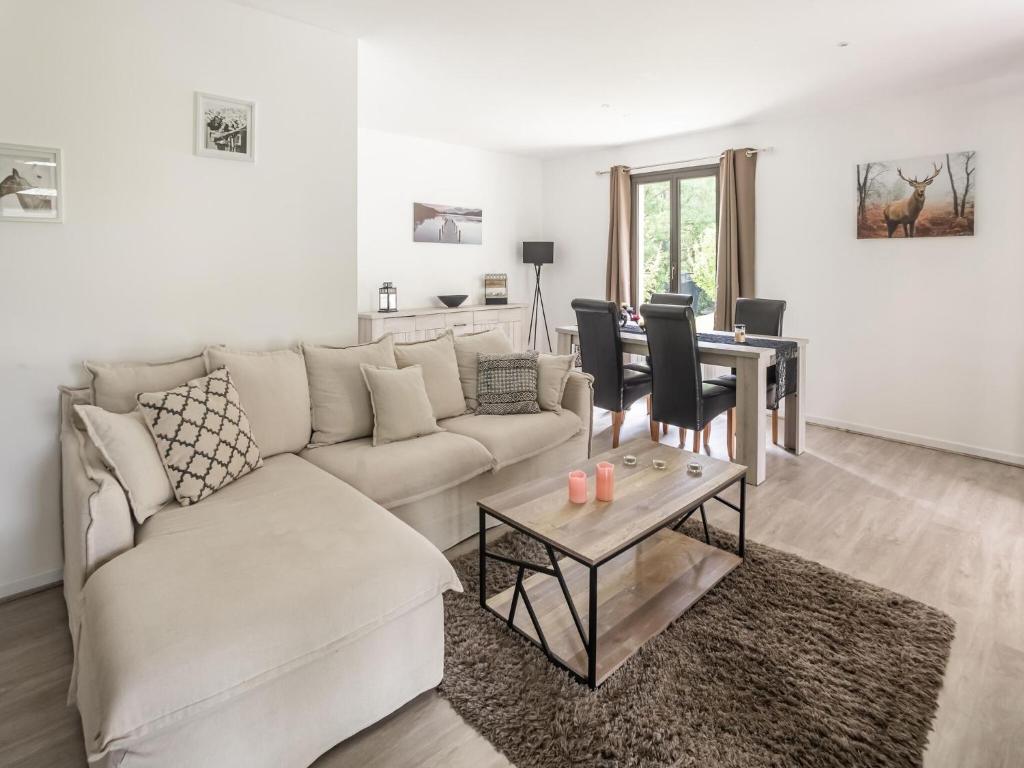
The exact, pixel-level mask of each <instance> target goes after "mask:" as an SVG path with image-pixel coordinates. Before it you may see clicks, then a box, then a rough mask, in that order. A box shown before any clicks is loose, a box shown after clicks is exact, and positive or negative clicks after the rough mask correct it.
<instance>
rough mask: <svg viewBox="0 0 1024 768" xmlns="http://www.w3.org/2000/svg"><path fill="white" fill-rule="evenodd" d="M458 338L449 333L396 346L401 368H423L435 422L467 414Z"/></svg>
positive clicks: (396, 358) (396, 356)
mask: <svg viewBox="0 0 1024 768" xmlns="http://www.w3.org/2000/svg"><path fill="white" fill-rule="evenodd" d="M454 338H455V336H454V334H453V333H452V332H451V331H445V332H444V333H443V334H441V335H440V336H438V337H437V338H435V339H430V340H429V341H417V342H413V343H411V344H395V362H397V363H398V367H399V368H409V367H410V366H413V365H418V366H420V367H422V368H423V382H424V383H425V384H426V387H427V397H428V398H430V404H431V406H432V407H433V409H434V418H435V419H447V418H449V417H451V416H460V415H461V414H463V413H465V412H466V399H465V397H464V395H463V393H462V384H461V383H460V381H459V363H458V361H457V360H456V358H455V342H454Z"/></svg>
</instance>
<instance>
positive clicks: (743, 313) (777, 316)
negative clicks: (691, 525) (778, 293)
mask: <svg viewBox="0 0 1024 768" xmlns="http://www.w3.org/2000/svg"><path fill="white" fill-rule="evenodd" d="M785 313H786V302H785V301H783V300H782V299H736V320H735V322H736V323H742V324H744V325H746V326H747V333H750V334H753V335H755V336H781V335H782V318H783V315H785ZM786 370H787V371H788V370H789V369H788V368H787V369H786ZM712 381H713V382H714V383H715V384H718V385H719V386H723V387H731V388H732V389H736V371H732V372H731V373H727V374H725V375H724V376H717V377H716V378H714V379H712ZM777 383H778V373H777V372H776V369H775V366H774V365H772V366H770V367H769V368H768V399H769V400H771V401H774V400H775V393H774V392H773V389H774V388H775V386H776V384H777ZM728 422H729V423H728V425H727V430H726V431H727V433H728V435H729V457H730V458H732V440H733V429H734V426H735V423H736V419H735V416H734V413H733V411H731V410H730V411H729V417H728ZM772 442H773V443H775V444H776V445H778V443H779V409H778V408H776V409H774V410H773V411H772Z"/></svg>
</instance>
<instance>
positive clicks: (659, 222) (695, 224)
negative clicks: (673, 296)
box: [632, 165, 718, 330]
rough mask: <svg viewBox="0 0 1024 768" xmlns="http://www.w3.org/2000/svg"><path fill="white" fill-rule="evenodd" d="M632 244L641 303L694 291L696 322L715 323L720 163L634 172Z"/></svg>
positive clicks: (704, 327)
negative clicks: (656, 295)
mask: <svg viewBox="0 0 1024 768" xmlns="http://www.w3.org/2000/svg"><path fill="white" fill-rule="evenodd" d="M632 185H633V211H634V216H633V221H634V228H633V248H634V251H633V252H634V254H635V255H636V258H635V259H634V263H635V264H636V269H637V273H638V274H637V275H636V279H637V281H638V291H637V293H638V297H639V300H640V303H641V304H642V303H644V302H645V301H647V300H649V299H650V297H651V294H652V293H655V292H658V293H661V292H669V293H689V294H691V295H692V296H693V312H694V314H695V315H696V316H697V328H698V329H699V330H710V329H711V328H712V326H713V324H714V314H715V296H716V295H717V270H718V257H717V251H718V166H717V165H711V166H702V167H700V168H685V169H682V170H677V171H670V172H667V173H662V172H659V173H645V174H637V175H635V176H633V177H632Z"/></svg>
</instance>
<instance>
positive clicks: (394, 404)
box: [360, 365, 444, 446]
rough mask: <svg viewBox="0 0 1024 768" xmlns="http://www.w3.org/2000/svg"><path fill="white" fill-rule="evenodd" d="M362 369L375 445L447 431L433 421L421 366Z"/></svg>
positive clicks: (367, 367) (370, 366)
mask: <svg viewBox="0 0 1024 768" xmlns="http://www.w3.org/2000/svg"><path fill="white" fill-rule="evenodd" d="M360 368H361V371H362V374H363V378H364V380H365V381H366V388H367V389H368V390H369V392H370V401H371V402H372V403H373V444H374V445H375V446H377V445H384V444H385V443H394V442H397V441H399V440H408V439H409V438H411V437H419V436H420V435H429V434H433V433H434V432H443V431H444V430H442V429H441V428H440V427H439V426H437V421H436V420H435V419H434V414H433V408H432V407H431V405H430V398H428V397H427V387H426V384H425V383H424V381H423V369H422V368H420V366H418V365H412V366H409V367H408V368H399V369H397V370H396V369H394V368H376V367H374V366H372V365H362V366H360Z"/></svg>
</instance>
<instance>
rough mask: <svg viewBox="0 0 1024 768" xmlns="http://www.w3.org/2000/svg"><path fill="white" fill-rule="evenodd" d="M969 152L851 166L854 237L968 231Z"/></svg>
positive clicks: (971, 162)
mask: <svg viewBox="0 0 1024 768" xmlns="http://www.w3.org/2000/svg"><path fill="white" fill-rule="evenodd" d="M975 155H976V153H975V152H947V153H945V154H942V155H931V156H924V157H914V158H910V159H909V160H886V161H883V162H872V163H862V164H861V165H858V166H857V237H858V238H859V239H862V240H864V239H874V238H880V237H884V238H889V237H950V236H964V235H973V234H974V196H975V186H976V179H975Z"/></svg>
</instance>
